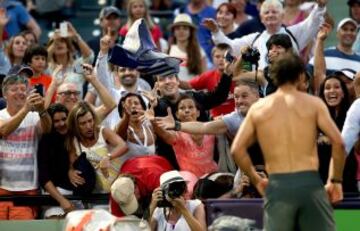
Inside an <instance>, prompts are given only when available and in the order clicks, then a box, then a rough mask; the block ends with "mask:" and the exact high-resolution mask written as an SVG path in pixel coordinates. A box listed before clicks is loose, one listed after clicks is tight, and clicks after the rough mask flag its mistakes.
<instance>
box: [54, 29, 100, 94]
mask: <svg viewBox="0 0 360 231" xmlns="http://www.w3.org/2000/svg"><path fill="white" fill-rule="evenodd" d="M67 25H68V35H67V36H65V37H64V36H61V35H60V32H59V31H55V32H54V35H53V36H52V37H51V38H50V40H49V42H48V48H47V50H48V54H49V59H48V65H49V67H48V69H49V73H52V72H53V71H54V70H55V68H56V66H57V65H62V67H63V69H62V74H63V75H66V78H65V80H64V82H71V83H74V84H76V85H77V87H78V88H79V89H82V88H83V84H84V83H85V79H84V78H83V76H82V74H81V73H76V71H75V69H74V67H75V66H81V64H83V63H88V64H92V63H93V61H94V53H93V51H92V50H91V49H90V47H89V46H88V45H87V44H86V42H85V41H84V40H83V39H82V38H81V36H80V35H79V34H78V33H77V31H76V30H75V28H74V27H73V26H72V24H71V23H69V22H67ZM75 46H77V47H78V48H79V51H80V54H79V55H78V54H77V50H76V49H75Z"/></svg>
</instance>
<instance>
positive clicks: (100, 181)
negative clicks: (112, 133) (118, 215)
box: [74, 127, 120, 193]
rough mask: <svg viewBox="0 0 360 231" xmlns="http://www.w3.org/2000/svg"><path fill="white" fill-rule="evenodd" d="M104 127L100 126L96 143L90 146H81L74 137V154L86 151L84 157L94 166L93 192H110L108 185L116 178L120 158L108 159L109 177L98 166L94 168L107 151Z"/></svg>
mask: <svg viewBox="0 0 360 231" xmlns="http://www.w3.org/2000/svg"><path fill="white" fill-rule="evenodd" d="M103 129H104V127H100V131H99V137H98V140H97V141H96V143H95V144H94V145H93V146H91V147H85V146H83V145H82V144H81V143H80V142H79V141H78V140H77V139H76V138H75V139H74V145H75V148H76V154H77V155H78V156H79V155H80V154H81V152H85V153H86V158H87V159H88V160H89V161H90V163H91V164H92V165H93V166H94V168H95V171H96V185H95V190H94V192H95V193H107V192H110V186H111V184H112V183H113V182H114V180H115V179H116V177H117V175H118V173H119V169H120V159H119V158H117V159H113V160H111V161H110V167H109V169H108V171H109V177H108V178H106V177H105V176H104V175H103V174H102V172H101V170H100V168H96V167H97V166H98V165H99V163H100V161H101V160H102V159H103V158H104V157H106V156H107V154H108V153H109V151H110V150H109V148H108V145H107V143H106V141H105V139H104V137H103Z"/></svg>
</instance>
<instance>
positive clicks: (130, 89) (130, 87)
mask: <svg viewBox="0 0 360 231" xmlns="http://www.w3.org/2000/svg"><path fill="white" fill-rule="evenodd" d="M121 86H122V87H123V88H124V89H125V90H126V91H127V92H131V93H136V90H137V84H136V83H135V84H134V85H131V86H126V85H121Z"/></svg>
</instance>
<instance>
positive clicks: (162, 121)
mask: <svg viewBox="0 0 360 231" xmlns="http://www.w3.org/2000/svg"><path fill="white" fill-rule="evenodd" d="M167 113H168V115H167V116H165V117H156V118H155V120H156V124H157V125H158V126H159V127H161V128H163V129H165V130H170V129H175V119H174V117H173V115H172V112H171V108H170V107H168V108H167Z"/></svg>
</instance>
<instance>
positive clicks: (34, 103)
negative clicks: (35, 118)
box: [24, 89, 45, 112]
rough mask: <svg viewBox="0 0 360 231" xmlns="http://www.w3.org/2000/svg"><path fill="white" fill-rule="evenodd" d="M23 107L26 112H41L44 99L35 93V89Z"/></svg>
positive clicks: (43, 108)
mask: <svg viewBox="0 0 360 231" xmlns="http://www.w3.org/2000/svg"><path fill="white" fill-rule="evenodd" d="M24 107H26V109H27V111H37V112H42V111H44V110H45V106H44V99H43V97H41V95H40V94H38V93H35V89H33V90H31V91H30V93H29V95H28V96H27V98H26V102H25V105H24Z"/></svg>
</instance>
